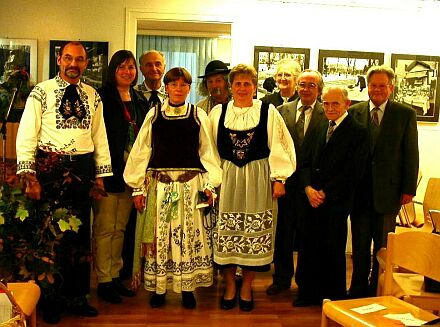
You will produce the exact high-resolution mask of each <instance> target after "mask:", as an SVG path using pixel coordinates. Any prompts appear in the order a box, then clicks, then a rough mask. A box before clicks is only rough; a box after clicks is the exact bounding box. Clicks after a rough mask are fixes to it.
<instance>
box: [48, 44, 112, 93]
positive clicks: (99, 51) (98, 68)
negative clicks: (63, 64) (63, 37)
mask: <svg viewBox="0 0 440 327" xmlns="http://www.w3.org/2000/svg"><path fill="white" fill-rule="evenodd" d="M65 42H66V41H60V40H51V41H50V68H49V78H53V77H55V75H56V74H57V73H58V66H57V56H58V53H59V51H60V48H61V46H62V45H63V44H64V43H65ZM81 43H82V44H83V45H84V47H85V48H86V50H87V57H88V58H89V64H88V66H87V69H86V71H85V72H84V74H83V75H82V76H81V80H82V81H83V82H84V83H86V84H89V85H91V86H93V87H94V88H96V89H97V88H99V87H101V85H102V82H103V80H104V78H105V75H106V74H107V67H108V42H94V41H81Z"/></svg>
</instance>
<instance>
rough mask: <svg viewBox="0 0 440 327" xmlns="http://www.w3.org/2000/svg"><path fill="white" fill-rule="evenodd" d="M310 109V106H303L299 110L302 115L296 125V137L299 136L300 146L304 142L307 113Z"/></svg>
mask: <svg viewBox="0 0 440 327" xmlns="http://www.w3.org/2000/svg"><path fill="white" fill-rule="evenodd" d="M308 109H310V106H302V107H301V108H300V109H299V110H300V111H301V114H300V115H299V117H298V120H297V122H296V124H295V131H296V135H297V136H298V142H299V145H301V144H302V142H303V141H304V133H305V132H304V124H305V122H306V111H307V110H308Z"/></svg>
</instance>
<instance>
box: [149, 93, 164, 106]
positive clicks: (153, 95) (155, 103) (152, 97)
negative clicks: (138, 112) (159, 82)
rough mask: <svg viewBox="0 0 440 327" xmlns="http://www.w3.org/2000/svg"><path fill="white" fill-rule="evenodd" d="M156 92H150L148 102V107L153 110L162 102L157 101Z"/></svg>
mask: <svg viewBox="0 0 440 327" xmlns="http://www.w3.org/2000/svg"><path fill="white" fill-rule="evenodd" d="M158 94H159V92H158V91H151V95H150V99H149V100H148V107H149V108H153V107H156V106H158V105H160V104H161V103H162V102H161V101H160V99H159V95H158Z"/></svg>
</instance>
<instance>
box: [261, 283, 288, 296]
mask: <svg viewBox="0 0 440 327" xmlns="http://www.w3.org/2000/svg"><path fill="white" fill-rule="evenodd" d="M289 289H290V286H283V285H279V284H275V283H273V284H272V285H270V286H269V287H268V288H267V289H266V294H267V295H277V294H280V293H281V292H282V291H285V290H289Z"/></svg>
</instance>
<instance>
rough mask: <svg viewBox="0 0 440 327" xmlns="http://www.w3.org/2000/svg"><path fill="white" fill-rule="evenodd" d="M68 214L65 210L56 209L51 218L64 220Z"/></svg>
mask: <svg viewBox="0 0 440 327" xmlns="http://www.w3.org/2000/svg"><path fill="white" fill-rule="evenodd" d="M67 214H68V211H67V209H66V208H58V209H55V211H54V212H53V218H54V219H55V220H64V218H66V216H67Z"/></svg>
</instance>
